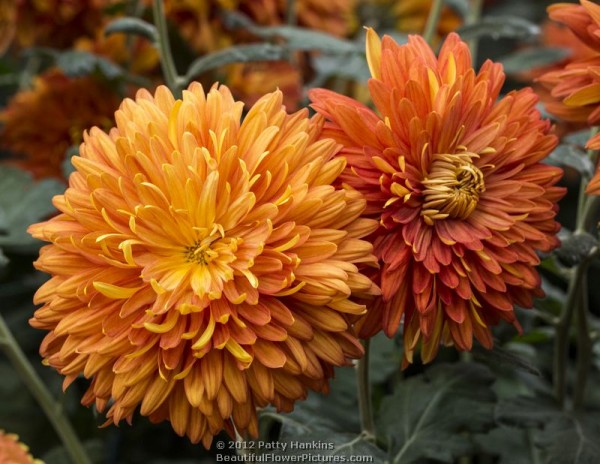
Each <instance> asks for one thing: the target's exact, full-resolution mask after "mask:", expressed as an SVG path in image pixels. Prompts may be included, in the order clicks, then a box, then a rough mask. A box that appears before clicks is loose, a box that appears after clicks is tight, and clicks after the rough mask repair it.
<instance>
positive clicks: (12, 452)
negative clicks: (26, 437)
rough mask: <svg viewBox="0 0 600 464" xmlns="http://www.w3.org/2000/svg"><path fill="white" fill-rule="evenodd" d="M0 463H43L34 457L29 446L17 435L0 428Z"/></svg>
mask: <svg viewBox="0 0 600 464" xmlns="http://www.w3.org/2000/svg"><path fill="white" fill-rule="evenodd" d="M0 463H2V464H44V463H43V462H42V461H40V460H39V459H34V458H33V456H32V455H31V454H30V453H29V448H28V447H27V445H25V444H24V443H21V442H20V441H19V437H18V436H17V435H15V434H12V433H6V432H5V431H4V430H2V429H0Z"/></svg>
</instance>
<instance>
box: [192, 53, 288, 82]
mask: <svg viewBox="0 0 600 464" xmlns="http://www.w3.org/2000/svg"><path fill="white" fill-rule="evenodd" d="M286 54H287V50H286V49H285V48H284V47H282V46H280V45H273V44H250V45H236V46H233V47H229V48H226V49H224V50H220V51H218V52H214V53H210V54H209V55H205V56H203V57H200V58H198V59H196V60H194V61H193V62H192V64H190V67H189V68H188V70H187V73H186V80H187V81H188V82H189V81H191V80H192V79H193V78H194V77H196V76H198V75H200V74H202V73H205V72H206V71H210V70H211V69H215V68H218V67H220V66H224V65H227V64H231V63H246V62H249V61H276V60H281V59H284V58H285V57H286Z"/></svg>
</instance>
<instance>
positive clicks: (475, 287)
mask: <svg viewBox="0 0 600 464" xmlns="http://www.w3.org/2000/svg"><path fill="white" fill-rule="evenodd" d="M367 60H368V63H369V68H370V70H371V74H372V76H373V78H372V79H370V81H369V89H370V93H371V97H372V99H373V102H374V105H375V107H376V109H377V112H374V111H373V110H371V109H369V108H368V107H366V106H364V105H362V104H360V103H358V102H355V101H354V100H352V99H350V98H348V97H344V96H342V95H339V94H336V93H334V92H332V91H328V90H324V89H316V90H313V91H311V92H309V96H310V98H311V100H312V102H313V104H312V106H313V108H314V109H315V110H316V111H317V112H318V113H320V114H322V115H324V116H325V117H326V118H327V119H328V121H329V122H328V123H327V124H326V126H325V129H324V131H323V137H332V138H333V139H335V140H336V141H337V142H338V143H340V144H342V145H343V146H344V148H343V149H342V151H341V152H340V155H343V156H345V157H346V158H347V160H348V166H347V168H346V170H345V171H344V173H343V174H342V176H341V181H342V182H344V183H346V184H348V185H350V186H352V187H354V188H356V189H357V190H359V191H360V192H362V193H363V194H364V195H365V197H366V198H367V202H368V203H367V209H366V211H365V215H366V217H372V218H376V219H378V220H379V221H380V223H381V227H380V229H379V231H378V232H377V233H376V234H375V235H374V237H373V239H374V249H375V253H376V255H377V256H378V258H379V259H380V261H382V262H383V266H382V269H381V273H380V276H379V279H380V286H381V289H382V292H383V298H382V300H381V301H380V302H379V304H376V305H373V307H372V308H370V310H369V312H368V313H367V315H366V316H365V318H364V319H363V320H362V321H361V324H362V325H361V327H360V335H361V336H370V335H373V334H374V333H376V332H377V331H378V330H380V329H381V328H383V330H384V331H385V332H386V334H387V335H388V336H392V335H393V334H394V333H395V332H396V331H397V329H398V327H399V325H400V323H401V321H402V320H404V354H405V363H410V362H412V361H413V353H414V351H415V349H416V347H417V345H418V342H419V340H422V344H421V346H422V347H421V357H422V359H423V360H424V361H425V362H428V361H431V360H432V359H433V358H434V357H435V356H436V353H437V351H438V348H439V345H440V342H443V343H445V344H450V343H453V344H454V345H455V346H456V347H457V348H458V349H460V350H470V349H471V347H472V342H473V337H475V338H477V339H478V340H479V342H480V343H481V344H483V345H484V346H485V347H487V348H491V347H492V344H493V340H492V335H491V330H490V328H491V326H493V325H496V324H498V322H499V321H501V320H505V321H507V322H509V323H512V324H513V325H515V326H516V327H517V328H519V329H520V325H519V323H518V321H517V319H516V317H515V314H514V311H513V307H514V306H515V305H519V306H521V307H525V308H528V307H531V306H532V303H533V298H534V297H536V296H541V295H542V294H543V292H542V290H541V288H540V277H539V275H538V273H537V271H536V269H535V266H536V265H537V264H538V263H539V261H540V260H539V258H538V256H537V255H536V250H542V251H549V250H551V249H553V248H554V247H556V246H557V244H558V239H557V238H556V236H555V234H556V232H557V231H558V229H559V224H558V223H557V222H556V221H555V220H554V217H555V215H556V212H557V209H558V207H557V201H558V200H559V199H560V198H561V197H562V196H563V195H564V189H562V188H559V187H556V186H555V184H556V182H558V180H559V179H560V177H561V175H562V171H561V169H559V168H557V167H553V166H548V165H544V164H541V163H540V162H541V161H542V160H543V159H544V158H545V157H546V156H547V155H548V154H549V153H550V152H551V150H552V149H553V148H554V147H555V146H556V144H557V139H556V137H555V136H554V135H552V134H551V133H550V123H549V122H548V121H544V120H542V119H541V117H540V114H539V112H538V111H537V110H536V108H535V105H536V102H537V97H536V96H535V94H534V93H533V92H532V91H531V89H529V88H526V89H523V90H519V91H516V92H511V93H509V94H508V95H506V96H504V97H503V98H502V99H501V100H499V101H498V97H499V92H500V89H501V87H502V84H503V81H504V74H503V72H502V68H501V65H499V64H494V63H492V62H491V61H487V62H486V63H484V64H483V66H482V68H481V70H480V71H479V73H477V74H476V73H475V71H474V70H473V69H472V66H471V56H470V52H469V49H468V47H467V45H466V44H465V43H464V42H462V41H461V40H460V38H459V37H458V35H456V34H450V35H449V36H448V38H447V39H446V41H445V42H444V45H443V47H442V49H441V51H440V53H439V58H436V56H435V55H434V54H433V52H432V51H431V49H430V47H429V46H428V45H427V44H426V43H425V41H424V40H423V39H422V38H421V37H418V36H410V37H409V41H408V44H406V45H403V46H400V45H398V44H397V43H396V42H394V40H393V39H392V38H391V37H388V36H386V37H384V38H383V41H381V40H380V38H379V37H378V36H377V34H376V33H375V32H374V31H373V30H372V29H369V30H368V32H367Z"/></svg>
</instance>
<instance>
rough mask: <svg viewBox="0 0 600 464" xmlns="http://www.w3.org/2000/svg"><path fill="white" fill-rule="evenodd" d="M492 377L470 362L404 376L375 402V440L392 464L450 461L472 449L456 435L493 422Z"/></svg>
mask: <svg viewBox="0 0 600 464" xmlns="http://www.w3.org/2000/svg"><path fill="white" fill-rule="evenodd" d="M493 381H494V376H493V375H492V373H491V372H490V370H489V369H487V368H486V367H485V366H483V365H480V364H476V363H457V364H440V365H437V366H433V367H431V368H430V369H428V370H427V371H425V373H424V374H421V375H418V376H415V377H409V378H408V379H406V380H404V381H402V382H400V383H399V384H398V385H397V386H396V390H395V391H394V394H393V395H391V396H388V397H385V398H384V399H383V400H382V403H381V409H380V417H379V421H378V424H379V426H378V436H382V437H383V438H385V439H386V441H387V442H388V446H389V448H390V450H391V451H392V452H393V454H394V455H395V459H394V461H393V462H394V463H402V464H409V463H413V462H417V461H419V460H421V459H424V458H428V459H436V460H438V461H442V462H453V460H454V459H455V458H456V457H458V456H462V455H466V454H469V453H471V452H472V451H473V443H472V442H471V441H470V440H469V439H468V438H467V437H466V436H464V435H462V434H461V433H462V432H465V431H470V432H483V431H485V430H487V428H488V427H489V426H490V425H491V424H492V423H493V411H494V402H495V394H494V392H493V391H492V390H491V388H490V386H491V384H492V383H493Z"/></svg>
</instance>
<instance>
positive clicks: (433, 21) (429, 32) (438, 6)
mask: <svg viewBox="0 0 600 464" xmlns="http://www.w3.org/2000/svg"><path fill="white" fill-rule="evenodd" d="M443 6H444V0H433V4H432V5H431V10H429V16H428V17H427V23H426V24H425V30H424V31H423V38H424V39H425V41H426V42H427V43H428V44H429V45H431V46H432V47H433V38H434V37H435V33H436V31H437V27H438V23H439V22H440V16H441V15H442V8H443Z"/></svg>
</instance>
